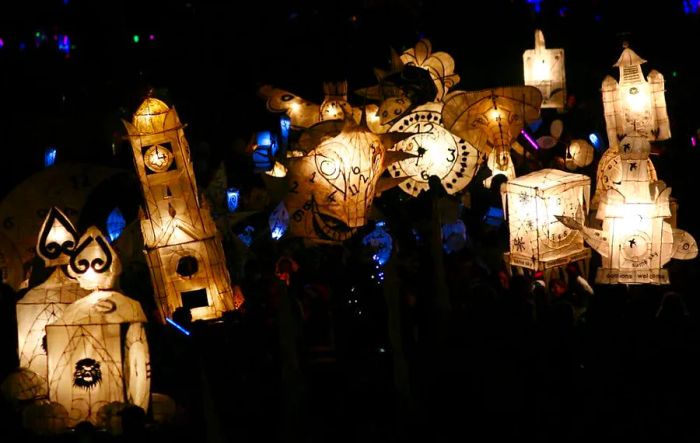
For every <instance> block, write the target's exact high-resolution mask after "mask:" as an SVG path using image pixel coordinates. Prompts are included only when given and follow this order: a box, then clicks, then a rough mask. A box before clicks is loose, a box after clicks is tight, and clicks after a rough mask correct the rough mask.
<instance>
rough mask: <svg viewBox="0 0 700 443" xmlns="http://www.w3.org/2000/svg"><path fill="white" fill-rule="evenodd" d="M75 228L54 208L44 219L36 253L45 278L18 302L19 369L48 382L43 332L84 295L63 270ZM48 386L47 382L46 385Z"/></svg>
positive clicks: (72, 243)
mask: <svg viewBox="0 0 700 443" xmlns="http://www.w3.org/2000/svg"><path fill="white" fill-rule="evenodd" d="M76 237H77V234H76V232H75V228H74V227H73V225H72V224H71V222H70V220H69V219H68V217H66V216H65V214H63V212H61V210H60V209H58V208H56V207H53V208H51V210H50V211H49V214H48V215H47V217H46V220H44V225H43V226H42V228H41V231H40V233H39V239H38V242H37V247H36V251H37V254H38V255H39V257H41V258H42V259H43V260H44V263H45V264H46V266H47V267H55V269H54V271H53V272H52V273H51V275H50V276H49V278H48V279H46V281H45V282H44V283H42V284H40V285H39V286H37V287H35V288H32V289H30V290H29V291H28V292H27V293H26V294H25V295H24V297H22V298H21V299H20V300H19V301H18V302H17V344H18V351H19V365H20V367H23V368H27V369H30V370H31V371H33V372H35V373H36V374H37V375H39V376H40V377H41V378H42V380H43V381H44V382H45V383H47V376H48V367H47V363H46V342H45V339H46V332H45V330H44V328H45V327H46V325H48V324H49V323H51V322H53V321H55V320H57V319H58V318H59V317H60V316H61V315H62V314H63V311H64V310H65V309H66V307H67V306H68V305H70V304H71V303H73V302H74V301H76V300H77V299H79V298H80V297H82V296H84V295H86V294H87V291H85V290H83V289H80V286H79V285H78V282H76V281H75V280H74V279H72V278H71V277H69V276H68V275H67V274H66V273H65V270H64V267H65V265H67V264H68V258H69V255H68V254H70V253H71V251H73V249H75V244H76V242H77V238H76ZM47 386H48V383H47Z"/></svg>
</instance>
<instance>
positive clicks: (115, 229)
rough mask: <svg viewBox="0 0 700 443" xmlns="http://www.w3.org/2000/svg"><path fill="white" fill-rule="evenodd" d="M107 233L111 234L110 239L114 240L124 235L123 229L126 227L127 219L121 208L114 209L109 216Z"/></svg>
mask: <svg viewBox="0 0 700 443" xmlns="http://www.w3.org/2000/svg"><path fill="white" fill-rule="evenodd" d="M106 225H107V235H109V241H110V242H114V241H115V240H116V239H118V238H119V236H120V235H122V231H124V228H126V220H124V215H123V214H122V211H120V210H119V208H114V209H112V212H110V213H109V215H108V216H107V223H106Z"/></svg>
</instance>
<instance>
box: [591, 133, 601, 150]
mask: <svg viewBox="0 0 700 443" xmlns="http://www.w3.org/2000/svg"><path fill="white" fill-rule="evenodd" d="M588 140H590V141H591V144H592V145H593V147H594V148H596V150H600V148H601V145H602V143H601V141H600V137H598V134H596V133H595V132H592V133H590V134H588Z"/></svg>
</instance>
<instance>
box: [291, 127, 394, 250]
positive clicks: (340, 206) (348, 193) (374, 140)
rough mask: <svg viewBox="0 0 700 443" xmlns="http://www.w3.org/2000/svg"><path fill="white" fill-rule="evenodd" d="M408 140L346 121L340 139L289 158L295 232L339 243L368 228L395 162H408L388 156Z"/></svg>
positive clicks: (299, 234)
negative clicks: (389, 166) (390, 165)
mask: <svg viewBox="0 0 700 443" xmlns="http://www.w3.org/2000/svg"><path fill="white" fill-rule="evenodd" d="M363 123H364V122H363ZM407 136H408V135H406V134H397V133H386V134H374V133H372V132H371V131H370V130H369V129H368V128H367V126H366V125H364V124H361V125H357V124H355V123H354V121H353V120H352V119H346V120H345V125H344V127H343V130H342V131H341V132H340V134H338V135H337V136H335V137H332V138H326V139H325V140H324V141H322V142H321V143H320V144H319V145H318V146H316V147H315V148H314V149H312V150H311V151H309V152H308V153H306V154H302V155H301V156H296V157H291V158H289V173H288V174H287V178H288V180H289V186H290V188H289V192H288V193H287V195H286V197H285V199H284V205H285V207H286V208H287V210H288V211H289V215H290V233H291V234H292V235H295V236H299V237H304V238H307V239H310V240H314V241H319V240H321V241H330V242H338V241H342V240H346V239H348V238H349V237H350V236H351V235H352V234H353V233H354V232H355V231H356V230H357V228H359V227H361V226H364V225H365V224H366V222H367V215H368V212H369V208H370V206H371V205H372V202H373V200H374V196H375V191H376V190H377V188H378V182H379V178H380V175H381V173H382V172H383V171H384V169H385V168H386V166H387V164H388V163H389V162H390V161H391V160H390V158H396V159H399V158H405V157H403V156H389V155H388V154H387V152H386V151H387V149H388V148H389V147H391V146H393V145H394V143H395V142H396V141H399V140H401V139H403V138H406V137H407ZM393 154H397V153H393Z"/></svg>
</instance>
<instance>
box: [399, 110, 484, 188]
mask: <svg viewBox="0 0 700 443" xmlns="http://www.w3.org/2000/svg"><path fill="white" fill-rule="evenodd" d="M442 106H443V104H442V103H437V102H431V103H428V104H425V105H422V106H418V107H416V108H415V109H413V110H412V111H410V112H409V113H406V114H403V115H402V116H401V117H400V118H399V119H397V120H396V122H395V123H394V124H393V126H391V129H390V130H391V131H396V132H403V133H406V134H410V135H411V136H410V137H409V138H407V139H406V140H402V141H400V142H399V143H396V145H395V146H394V148H393V149H394V150H397V151H402V152H405V153H407V154H411V155H412V156H413V157H411V158H407V159H405V160H401V161H399V162H396V163H394V164H393V165H391V167H390V172H391V176H392V177H407V180H404V181H403V182H401V183H399V187H400V188H401V190H402V191H404V192H406V193H407V194H409V195H413V196H416V195H418V194H419V193H420V192H422V191H427V190H428V189H429V186H428V179H429V178H430V176H433V175H435V176H437V177H439V178H440V182H441V183H442V185H443V187H444V188H445V190H446V191H447V192H448V193H449V194H454V193H456V192H458V191H461V190H462V189H464V188H465V187H466V186H467V185H468V184H469V182H470V181H471V179H472V177H473V176H474V174H475V173H476V171H477V169H478V166H479V161H480V156H479V152H478V151H477V150H476V148H475V147H474V146H472V145H471V144H470V143H469V142H467V141H466V140H463V139H460V138H459V137H457V136H455V135H454V134H452V133H451V132H450V131H448V130H447V129H445V127H444V126H442V116H441V111H442Z"/></svg>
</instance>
